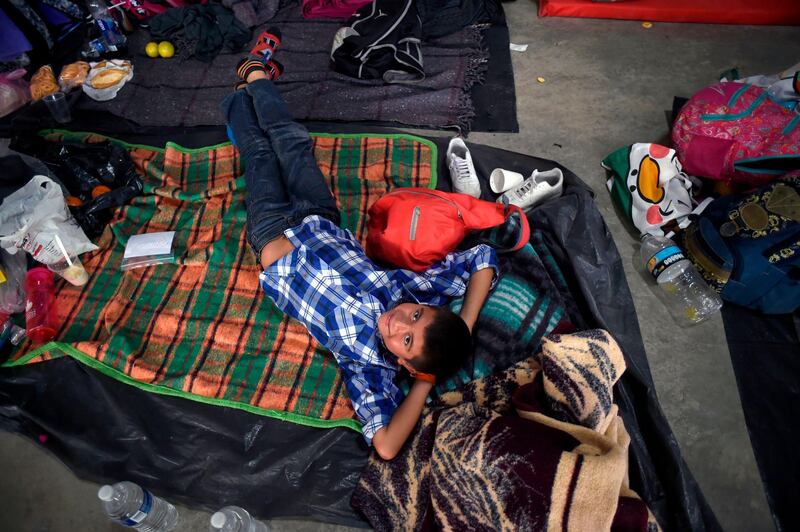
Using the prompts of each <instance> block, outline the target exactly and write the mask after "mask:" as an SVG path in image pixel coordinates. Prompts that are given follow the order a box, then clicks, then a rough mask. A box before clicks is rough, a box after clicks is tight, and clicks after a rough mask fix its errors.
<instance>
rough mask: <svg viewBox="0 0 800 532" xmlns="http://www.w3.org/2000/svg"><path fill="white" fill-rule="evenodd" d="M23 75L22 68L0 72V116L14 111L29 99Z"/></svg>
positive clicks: (28, 91)
mask: <svg viewBox="0 0 800 532" xmlns="http://www.w3.org/2000/svg"><path fill="white" fill-rule="evenodd" d="M24 75H25V69H23V68H18V69H17V70H14V71H13V72H7V73H5V74H0V117H2V116H6V115H7V114H10V113H12V112H14V111H16V110H17V109H19V108H20V107H22V106H23V105H25V104H26V103H28V101H29V100H30V99H31V93H30V89H29V87H28V82H27V81H25V79H24V78H23V76H24Z"/></svg>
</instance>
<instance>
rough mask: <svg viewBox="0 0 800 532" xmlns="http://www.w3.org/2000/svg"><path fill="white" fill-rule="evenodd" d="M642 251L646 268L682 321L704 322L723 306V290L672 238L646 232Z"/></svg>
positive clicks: (675, 316)
mask: <svg viewBox="0 0 800 532" xmlns="http://www.w3.org/2000/svg"><path fill="white" fill-rule="evenodd" d="M640 253H641V258H642V262H643V263H644V266H645V268H646V269H647V271H648V272H650V275H652V276H653V278H654V279H655V280H656V282H657V283H658V286H659V287H661V289H662V290H663V291H664V293H665V294H666V298H665V299H666V301H667V308H668V309H669V311H670V313H671V314H672V315H673V317H674V318H675V319H676V320H677V321H678V322H681V323H685V324H692V323H700V322H701V321H703V320H704V319H706V318H708V317H709V316H711V315H712V314H714V313H715V312H717V311H718V310H719V309H720V307H722V300H721V299H720V297H719V294H717V293H716V292H715V291H714V290H712V289H711V287H709V286H708V283H706V282H705V280H703V278H702V277H701V276H700V273H699V272H698V271H697V269H696V268H695V267H694V265H693V264H692V263H691V262H690V261H689V259H687V258H686V256H685V255H684V254H683V251H681V249H680V248H679V247H678V246H676V245H675V243H674V242H673V241H672V240H670V239H669V238H664V237H660V236H653V235H645V236H644V237H642V247H641V250H640Z"/></svg>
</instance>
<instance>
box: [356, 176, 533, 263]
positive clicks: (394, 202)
mask: <svg viewBox="0 0 800 532" xmlns="http://www.w3.org/2000/svg"><path fill="white" fill-rule="evenodd" d="M367 214H368V216H369V219H368V220H367V245H366V252H367V256H368V257H370V258H371V259H373V260H375V261H376V262H380V263H384V264H390V265H392V266H395V267H398V268H405V269H408V270H412V271H415V272H423V271H425V270H427V269H428V268H430V267H431V266H433V265H434V264H435V263H437V262H439V261H441V260H442V259H444V258H445V257H446V256H447V254H448V253H450V252H452V251H454V250H455V249H456V248H457V247H458V246H459V244H461V243H462V241H463V240H464V239H465V238H466V237H467V236H468V235H470V236H473V235H471V234H474V232H476V231H480V230H486V229H491V228H495V229H496V230H493V231H490V232H489V233H491V234H487V235H486V236H487V238H488V239H489V240H491V241H487V242H486V243H488V244H492V243H494V244H495V246H494V247H495V248H499V249H498V251H499V252H510V251H517V250H518V249H521V248H522V246H524V245H525V244H527V243H528V240H530V226H529V225H528V219H527V218H526V217H525V213H524V212H523V211H522V209H520V208H519V207H517V206H515V205H508V206H506V205H504V204H502V203H495V202H491V201H484V200H479V199H476V198H473V197H472V196H468V195H467V194H458V193H456V192H443V191H441V190H431V189H428V188H419V187H408V188H399V189H396V190H393V191H392V192H389V193H388V194H385V195H383V196H382V197H381V198H380V199H379V200H378V201H376V202H375V203H374V204H373V205H372V207H370V209H369V211H368V212H367ZM500 229H503V231H500ZM501 232H502V233H504V234H502V235H500V234H499V233H501ZM470 240H471V243H472V244H477V243H479V242H478V241H475V240H474V239H470Z"/></svg>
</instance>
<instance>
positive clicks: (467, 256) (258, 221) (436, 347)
mask: <svg viewBox="0 0 800 532" xmlns="http://www.w3.org/2000/svg"><path fill="white" fill-rule="evenodd" d="M271 37H273V36H272V35H270V34H268V33H266V34H262V36H261V37H260V38H259V43H263V42H265V41H266V42H268V43H269V42H270V38H271ZM272 42H273V44H274V43H275V42H279V39H277V38H275V39H274V40H273V41H272ZM257 46H258V45H257ZM270 51H274V48H273V49H272V50H270ZM256 52H257V50H256V49H254V51H253V52H252V53H251V55H250V56H248V59H245V60H243V61H242V62H241V63H240V65H239V68H238V70H237V74H238V76H239V77H240V80H241V81H240V83H239V84H237V89H238V90H235V91H234V93H233V94H230V95H229V96H228V97H226V98H225V100H224V101H223V103H222V110H223V112H224V113H225V116H226V117H227V122H228V126H229V131H230V132H231V134H232V137H233V139H234V141H235V143H236V144H237V146H238V147H239V151H240V154H241V156H242V158H243V159H244V161H245V181H246V183H247V197H246V203H247V239H248V242H249V243H250V245H251V246H252V248H253V251H254V252H255V253H256V256H257V257H258V258H259V261H260V263H261V266H262V267H263V268H264V271H263V273H262V274H261V276H260V280H261V287H262V288H263V289H264V291H265V292H266V294H267V295H268V296H269V297H270V298H272V300H273V301H274V302H275V304H276V305H277V306H278V307H279V308H280V309H281V310H283V311H284V312H285V313H286V314H288V315H289V316H291V317H292V318H294V319H296V320H299V321H300V322H302V323H303V324H304V325H305V326H306V327H307V328H308V331H309V332H310V333H311V335H312V336H313V337H314V338H315V339H316V340H317V341H318V342H319V343H320V344H321V345H323V346H325V347H326V348H327V349H329V350H330V351H331V352H332V353H333V355H334V357H335V358H336V361H337V362H338V364H339V367H340V369H341V370H342V373H343V378H344V382H345V385H346V387H347V393H348V395H349V397H350V399H351V401H352V403H353V408H354V409H355V412H356V414H357V415H358V418H359V420H360V421H361V423H362V424H363V428H362V431H363V434H364V438H365V439H366V440H367V442H368V443H371V444H372V445H373V446H374V447H375V450H376V451H377V452H378V454H379V455H380V456H381V458H383V459H385V460H390V459H392V458H394V457H395V456H396V455H397V453H398V452H399V451H400V449H401V448H402V446H403V444H404V443H405V441H406V439H407V438H408V436H409V434H410V433H411V431H412V430H413V428H414V426H415V425H416V423H417V420H418V419H419V417H420V414H421V412H422V409H423V407H424V405H425V399H426V398H427V396H428V394H429V392H430V390H431V388H432V387H433V385H434V381H435V377H437V376H438V377H442V376H445V375H446V374H448V373H451V372H453V371H455V370H456V369H458V367H459V366H460V365H461V363H462V361H463V360H464V359H465V357H466V356H467V355H468V354H469V353H470V350H471V344H472V342H471V331H472V327H473V325H474V324H475V320H476V319H477V317H478V313H479V311H480V309H481V307H482V306H483V303H484V301H485V300H486V297H487V295H488V293H489V290H490V289H491V288H492V286H493V283H494V278H495V272H496V270H497V258H496V255H495V252H494V250H493V249H491V248H490V247H488V246H486V245H479V246H476V247H474V248H472V249H469V250H466V251H461V252H457V253H451V254H450V255H448V256H447V257H446V258H445V259H444V260H443V261H442V262H441V263H439V264H436V265H434V266H433V267H432V268H430V269H429V270H428V271H426V272H424V273H422V274H416V273H414V272H411V271H409V270H383V269H380V268H379V267H378V266H377V265H375V264H374V263H373V262H372V261H370V260H369V259H368V258H367V257H366V255H365V254H364V250H363V249H362V247H361V245H360V244H359V242H358V241H357V240H356V239H355V238H354V236H353V234H352V233H351V232H350V231H347V230H343V229H341V228H340V227H339V226H338V224H339V211H338V209H337V207H336V201H335V200H334V198H333V196H332V194H331V191H330V190H329V189H328V186H327V185H326V183H325V180H324V178H323V176H322V173H321V172H320V170H319V168H318V166H317V163H316V161H315V159H314V156H313V153H312V144H311V139H310V137H309V136H308V132H307V131H306V129H305V128H304V127H303V126H301V125H299V124H297V123H296V122H294V121H293V119H292V117H291V115H290V114H289V111H288V109H287V107H286V104H285V103H284V102H283V100H282V98H281V96H280V93H279V92H278V90H277V89H276V88H275V86H274V85H273V83H272V79H274V78H275V77H277V76H278V75H280V70H281V67H280V64H279V63H277V62H275V61H274V60H272V59H270V60H268V61H266V62H265V61H264V60H263V59H259V57H258V56H257V55H256ZM462 295H464V302H463V306H462V309H461V312H460V316H459V315H456V314H454V313H453V312H451V311H450V310H449V309H448V308H446V307H443V306H441V305H444V304H445V303H447V302H448V301H449V300H450V299H452V298H455V297H460V296H462ZM400 367H403V368H405V369H406V370H408V372H409V374H410V375H411V376H412V377H414V378H415V380H414V383H413V384H412V386H411V389H410V391H409V393H408V395H406V396H405V397H403V393H402V392H401V391H400V390H399V389H398V387H397V386H396V384H395V382H394V381H395V377H396V375H397V372H398V371H399V370H400Z"/></svg>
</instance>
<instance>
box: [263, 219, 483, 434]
mask: <svg viewBox="0 0 800 532" xmlns="http://www.w3.org/2000/svg"><path fill="white" fill-rule="evenodd" d="M284 234H285V235H286V237H287V238H288V239H289V241H290V242H291V243H292V244H293V245H294V250H293V251H292V252H291V253H289V254H287V255H285V256H284V257H282V258H281V259H279V260H278V261H276V262H275V263H274V264H272V265H271V266H270V267H269V268H267V269H266V270H264V272H263V273H262V274H261V277H260V278H261V287H262V288H263V289H264V292H266V293H267V295H268V296H269V297H271V298H272V300H273V301H274V302H275V304H276V305H277V306H278V307H279V308H280V309H281V310H283V311H284V312H285V313H286V314H288V315H289V316H291V317H292V318H294V319H296V320H298V321H301V322H302V323H303V324H305V326H306V327H307V328H308V331H309V332H310V333H311V336H313V337H314V338H315V339H316V340H317V341H318V342H319V343H320V344H321V345H323V346H325V347H326V348H328V349H330V350H331V352H333V355H334V357H336V361H337V362H338V363H339V367H340V368H341V370H342V373H343V376H344V382H345V385H346V386H347V393H348V395H349V396H350V400H351V401H352V402H353V408H354V409H355V411H356V415H358V418H359V419H360V420H361V423H362V424H363V429H362V432H363V433H364V438H365V439H366V440H367V442H368V443H371V442H372V437H373V436H374V435H375V432H377V430H378V429H380V428H381V427H383V426H385V425H388V423H389V420H391V418H392V415H393V414H394V412H395V410H397V407H398V406H400V403H401V402H402V400H403V393H402V392H401V391H400V390H399V389H398V387H397V385H396V384H395V382H394V380H395V376H396V374H397V371H398V370H399V365H398V364H397V362H396V360H395V357H394V355H392V354H391V353H389V352H388V351H386V349H385V348H384V347H383V346H382V342H381V340H380V336H379V333H378V316H380V315H381V314H383V313H384V312H386V311H387V310H389V309H390V308H392V307H393V306H394V305H396V304H397V303H399V302H401V301H403V300H408V299H410V300H416V301H418V302H419V303H426V304H429V305H443V304H445V303H447V302H448V301H450V299H452V298H454V297H459V296H461V295H463V294H464V292H465V291H466V289H467V282H468V281H469V277H470V275H471V274H472V273H474V272H476V271H478V270H482V269H484V268H488V267H491V268H494V269H495V274H496V272H497V256H496V255H495V252H494V250H493V249H492V248H490V247H489V246H486V245H483V244H482V245H479V246H476V247H474V248H472V249H469V250H466V251H461V252H456V253H450V254H449V255H448V256H447V257H445V259H444V260H443V261H442V262H440V263H438V264H436V265H434V266H433V267H431V268H430V269H429V270H427V271H426V272H424V273H422V274H416V273H414V272H412V271H410V270H382V269H380V268H378V266H377V265H375V264H374V263H373V262H372V261H371V260H370V259H368V258H367V256H366V255H365V254H364V249H363V248H362V247H361V244H360V243H359V242H358V240H356V238H355V237H354V236H353V234H352V233H351V232H350V231H347V230H344V229H341V228H340V227H339V226H337V225H336V224H334V223H333V222H331V221H330V220H328V219H326V218H322V217H319V216H308V217H306V218H305V219H304V220H303V222H302V223H301V224H300V225H298V226H296V227H293V228H291V229H287V230H286V231H285V232H284ZM495 277H496V275H495Z"/></svg>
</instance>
